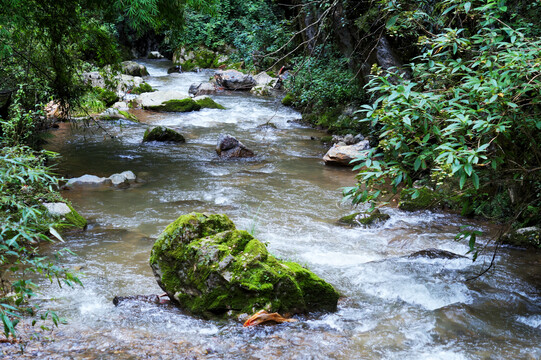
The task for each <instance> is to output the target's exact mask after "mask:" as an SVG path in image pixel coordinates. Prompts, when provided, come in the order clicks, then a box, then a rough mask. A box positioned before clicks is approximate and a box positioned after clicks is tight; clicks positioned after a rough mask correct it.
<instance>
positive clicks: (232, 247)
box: [150, 213, 339, 316]
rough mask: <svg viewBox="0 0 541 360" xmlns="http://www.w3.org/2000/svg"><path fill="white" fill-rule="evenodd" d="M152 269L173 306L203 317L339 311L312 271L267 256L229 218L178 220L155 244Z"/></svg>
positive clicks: (334, 298) (333, 295) (332, 293)
mask: <svg viewBox="0 0 541 360" xmlns="http://www.w3.org/2000/svg"><path fill="white" fill-rule="evenodd" d="M150 265H151V267H152V268H153V270H154V272H155V274H156V275H157V277H158V278H159V280H158V283H159V284H160V286H161V287H162V288H163V289H164V290H165V291H166V292H167V293H168V294H169V295H170V296H171V298H172V299H174V301H177V302H178V303H179V304H180V305H181V306H183V307H185V308H186V309H188V310H189V311H191V312H192V313H196V314H201V315H203V316H209V314H215V315H225V314H226V313H231V312H232V313H234V314H239V313H252V312H255V311H257V310H260V309H263V308H265V309H267V310H268V311H281V312H305V311H315V310H335V309H336V303H337V300H338V297H339V295H338V293H337V292H336V291H335V290H334V289H333V288H332V286H330V285H329V284H327V283H325V282H324V281H323V280H321V279H320V278H319V277H317V276H316V275H315V274H313V273H312V272H310V271H309V270H307V269H304V268H302V267H301V266H300V265H298V264H295V263H281V262H279V261H278V260H276V258H274V257H273V256H271V255H269V254H268V251H267V249H266V247H265V245H264V244H263V243H261V242H260V241H259V240H257V239H255V238H253V236H252V235H250V234H249V233H248V232H246V231H242V230H236V229H235V226H234V224H233V223H232V222H231V220H229V218H227V216H225V215H205V214H199V213H192V214H188V215H184V216H181V217H180V218H178V219H177V220H176V221H175V222H173V223H172V224H171V225H169V226H168V227H167V228H166V229H165V230H164V232H163V233H162V234H161V235H160V236H159V238H158V239H157V240H156V243H155V244H154V246H153V248H152V252H151V256H150Z"/></svg>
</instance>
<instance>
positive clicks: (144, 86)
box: [131, 83, 156, 95]
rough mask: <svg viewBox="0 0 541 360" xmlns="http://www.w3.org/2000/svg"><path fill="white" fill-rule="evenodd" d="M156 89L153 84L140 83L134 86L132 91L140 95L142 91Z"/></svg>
mask: <svg viewBox="0 0 541 360" xmlns="http://www.w3.org/2000/svg"><path fill="white" fill-rule="evenodd" d="M154 91H156V89H153V88H152V86H150V85H149V84H147V83H142V84H141V85H139V86H137V87H134V88H133V89H132V90H131V93H132V94H137V95H139V94H142V93H147V92H154Z"/></svg>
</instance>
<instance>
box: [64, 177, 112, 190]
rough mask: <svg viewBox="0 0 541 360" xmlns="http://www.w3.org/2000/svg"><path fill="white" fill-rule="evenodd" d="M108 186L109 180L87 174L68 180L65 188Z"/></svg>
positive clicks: (110, 183)
mask: <svg viewBox="0 0 541 360" xmlns="http://www.w3.org/2000/svg"><path fill="white" fill-rule="evenodd" d="M110 185H112V181H111V179H109V178H106V177H99V176H96V175H88V174H86V175H83V176H80V177H77V178H72V179H69V180H68V182H67V183H66V186H67V187H102V186H110Z"/></svg>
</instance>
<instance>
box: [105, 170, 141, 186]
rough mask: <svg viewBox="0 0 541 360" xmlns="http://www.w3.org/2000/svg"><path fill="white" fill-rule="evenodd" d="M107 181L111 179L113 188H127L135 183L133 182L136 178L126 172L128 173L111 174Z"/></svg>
mask: <svg viewBox="0 0 541 360" xmlns="http://www.w3.org/2000/svg"><path fill="white" fill-rule="evenodd" d="M109 179H111V182H112V183H113V186H117V187H128V186H130V185H131V184H133V183H135V180H136V179H137V178H136V176H135V174H134V173H133V172H131V171H129V170H128V171H123V172H121V173H119V174H113V175H111V176H109Z"/></svg>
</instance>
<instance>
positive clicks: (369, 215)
mask: <svg viewBox="0 0 541 360" xmlns="http://www.w3.org/2000/svg"><path fill="white" fill-rule="evenodd" d="M390 218H391V217H390V216H389V214H384V213H382V212H381V211H380V210H379V209H375V210H374V211H372V212H357V213H354V214H351V215H347V216H343V217H341V218H340V220H338V223H339V224H342V225H349V226H361V227H371V226H375V225H380V224H383V223H385V222H386V221H387V220H389V219H390Z"/></svg>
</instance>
